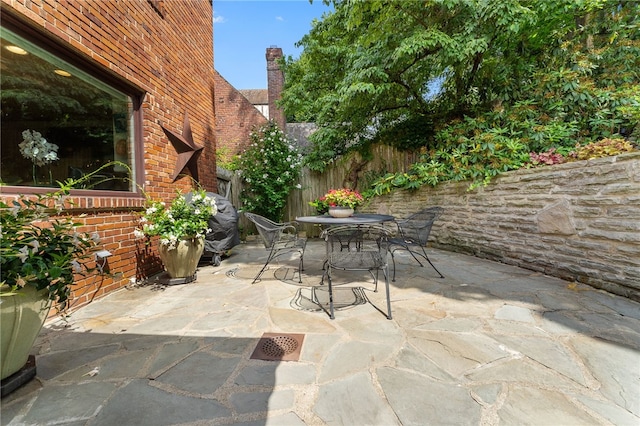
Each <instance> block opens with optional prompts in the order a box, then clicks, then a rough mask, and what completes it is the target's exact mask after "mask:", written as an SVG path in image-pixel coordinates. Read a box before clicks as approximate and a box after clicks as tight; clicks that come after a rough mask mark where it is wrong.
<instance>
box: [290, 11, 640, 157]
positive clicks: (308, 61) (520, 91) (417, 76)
mask: <svg viewBox="0 0 640 426" xmlns="http://www.w3.org/2000/svg"><path fill="white" fill-rule="evenodd" d="M325 3H327V4H329V3H330V4H333V6H334V11H333V12H331V13H328V14H325V15H324V16H323V19H322V20H321V21H315V22H314V24H313V28H312V30H311V31H310V32H309V34H307V35H305V36H304V37H303V38H302V40H301V41H300V42H299V46H301V47H303V49H304V50H303V52H302V54H301V56H300V58H298V59H297V60H293V59H292V58H287V59H286V60H285V61H283V64H282V66H283V69H284V72H285V77H286V80H285V89H284V93H283V99H282V104H283V106H284V108H285V110H286V112H287V115H288V116H289V117H293V118H294V119H295V120H297V121H314V122H316V123H317V125H318V127H319V129H318V131H316V132H315V133H314V134H313V135H312V136H311V138H310V139H311V142H312V143H313V149H312V152H310V153H309V155H308V156H307V163H308V165H309V166H310V167H311V168H312V169H314V170H323V169H324V167H325V166H326V165H327V164H328V163H329V162H330V161H331V160H332V159H333V158H334V157H335V156H337V155H340V154H344V153H345V152H347V151H348V150H350V149H357V148H362V147H366V146H367V145H368V144H370V143H371V142H372V141H383V142H386V143H390V144H395V145H397V146H399V147H400V148H404V149H417V148H421V149H423V151H428V150H429V149H432V148H436V145H437V144H438V143H439V141H440V143H445V144H449V145H452V144H456V143H458V142H456V137H453V138H452V139H446V138H443V136H438V135H439V132H440V131H442V130H443V129H444V128H445V127H446V126H447V125H448V124H449V123H456V122H459V120H467V117H474V118H475V120H479V121H478V122H479V123H481V126H482V127H488V128H492V127H498V128H501V129H503V130H505V131H507V132H510V133H509V135H510V137H518V138H519V139H520V140H519V143H524V145H523V149H524V150H526V149H531V150H533V149H546V148H548V146H549V145H550V144H551V142H553V141H554V139H556V140H560V141H561V142H567V141H568V140H569V138H573V139H571V143H572V144H574V143H575V138H577V137H579V136H583V137H586V138H587V141H588V140H593V139H595V138H597V137H607V136H610V135H612V134H622V135H623V136H624V134H625V132H627V134H628V133H630V132H632V131H633V129H634V127H635V126H636V125H637V123H638V122H639V121H640V95H638V93H639V90H638V89H639V82H640V41H639V40H640V23H639V21H640V18H638V17H639V16H640V6H639V5H640V2H636V1H608V0H415V1H414V0H404V1H399V0H332V1H329V0H325ZM484 114H487V116H486V117H484ZM470 131H471V132H472V133H473V132H474V131H475V130H474V128H471V129H470ZM458 136H459V135H458ZM443 141H444V142H443ZM465 143H466V142H465Z"/></svg>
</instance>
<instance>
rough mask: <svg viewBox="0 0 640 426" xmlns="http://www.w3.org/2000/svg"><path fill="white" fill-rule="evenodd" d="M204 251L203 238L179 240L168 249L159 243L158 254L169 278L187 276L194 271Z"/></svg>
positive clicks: (191, 274)
mask: <svg viewBox="0 0 640 426" xmlns="http://www.w3.org/2000/svg"><path fill="white" fill-rule="evenodd" d="M203 251H204V238H190V239H184V240H180V242H179V243H178V246H177V247H176V248H174V249H169V248H168V246H166V245H163V244H160V245H159V247H158V255H160V259H162V263H163V264H164V269H165V270H166V271H167V273H168V274H169V276H170V277H171V278H189V277H191V276H193V275H194V274H195V273H196V269H197V268H198V262H199V261H200V257H201V256H202V252H203Z"/></svg>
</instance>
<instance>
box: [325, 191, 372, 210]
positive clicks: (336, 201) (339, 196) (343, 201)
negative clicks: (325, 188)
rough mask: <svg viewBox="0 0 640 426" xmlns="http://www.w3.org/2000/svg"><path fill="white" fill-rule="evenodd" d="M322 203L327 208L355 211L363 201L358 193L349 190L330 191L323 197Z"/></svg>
mask: <svg viewBox="0 0 640 426" xmlns="http://www.w3.org/2000/svg"><path fill="white" fill-rule="evenodd" d="M324 201H325V202H326V203H327V204H328V205H329V207H336V206H337V207H348V208H350V209H355V208H356V207H358V206H359V205H360V204H362V202H363V201H364V198H363V197H362V195H360V193H359V192H358V191H354V190H353V189H349V188H341V189H331V190H329V192H327V193H326V194H325V195H324Z"/></svg>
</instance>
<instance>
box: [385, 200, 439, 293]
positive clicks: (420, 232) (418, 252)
mask: <svg viewBox="0 0 640 426" xmlns="http://www.w3.org/2000/svg"><path fill="white" fill-rule="evenodd" d="M442 212H443V209H442V207H429V208H426V209H424V210H420V211H419V212H417V213H414V214H412V215H411V216H409V217H407V218H406V219H397V220H396V221H395V223H396V225H397V226H398V235H397V236H395V237H394V238H390V239H389V240H388V244H389V253H391V260H392V261H393V279H392V281H394V282H395V280H396V259H395V256H394V254H395V252H396V251H398V250H407V251H408V252H409V253H410V254H411V256H412V257H413V258H414V259H415V260H416V262H418V263H419V264H420V266H424V265H423V264H422V262H420V260H419V259H418V258H417V257H416V256H420V257H422V258H424V259H425V260H426V261H427V262H429V265H431V266H432V267H433V269H434V270H435V271H436V272H437V273H438V275H440V278H444V275H442V274H441V273H440V271H438V269H437V268H436V267H435V266H434V265H433V263H432V262H431V260H430V259H429V256H427V252H426V251H425V247H426V246H427V241H428V240H429V234H430V233H431V227H432V226H433V223H434V222H435V221H436V219H437V218H438V217H439V216H440V215H441V214H442Z"/></svg>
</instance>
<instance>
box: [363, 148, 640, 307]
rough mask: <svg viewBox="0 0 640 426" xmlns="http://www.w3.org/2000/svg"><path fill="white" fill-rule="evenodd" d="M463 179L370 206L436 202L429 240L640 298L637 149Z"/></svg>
mask: <svg viewBox="0 0 640 426" xmlns="http://www.w3.org/2000/svg"><path fill="white" fill-rule="evenodd" d="M468 187H469V183H468V182H457V183H447V184H443V185H439V186H438V187H436V188H422V189H420V190H418V191H414V192H409V191H396V192H394V193H392V194H390V195H388V196H384V197H380V198H379V199H377V200H375V201H374V202H373V203H372V204H371V205H370V207H369V209H370V210H371V209H376V210H377V211H378V212H380V213H391V214H393V215H395V216H396V217H404V216H407V215H408V214H410V213H411V212H414V211H416V210H419V209H421V208H423V207H426V206H433V205H439V206H442V207H444V209H445V212H444V214H443V216H442V217H441V218H440V219H439V220H438V221H437V222H436V224H435V225H434V228H433V231H432V234H431V240H432V242H433V246H434V247H438V248H443V249H447V250H452V251H459V252H465V253H469V254H473V255H475V256H478V257H483V258H489V259H493V260H497V261H500V262H504V263H508V264H512V265H517V266H520V267H523V268H527V269H532V270H535V271H540V272H543V273H545V274H548V275H552V276H556V277H560V278H563V279H566V280H570V281H576V282H580V283H585V284H589V285H591V286H594V287H597V288H601V289H604V290H607V291H610V292H612V293H616V294H619V295H622V296H626V297H629V298H631V299H634V300H638V301H640V153H638V152H634V153H630V154H625V155H620V156H616V157H607V158H599V159H595V160H589V161H580V162H573V163H567V164H560V165H554V166H545V167H539V168H535V169H525V170H518V171H514V172H509V173H506V174H504V175H501V176H500V177H498V178H497V179H495V180H494V181H492V182H491V184H489V185H488V186H486V187H480V188H478V189H476V190H472V191H468ZM374 206H375V207H374Z"/></svg>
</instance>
